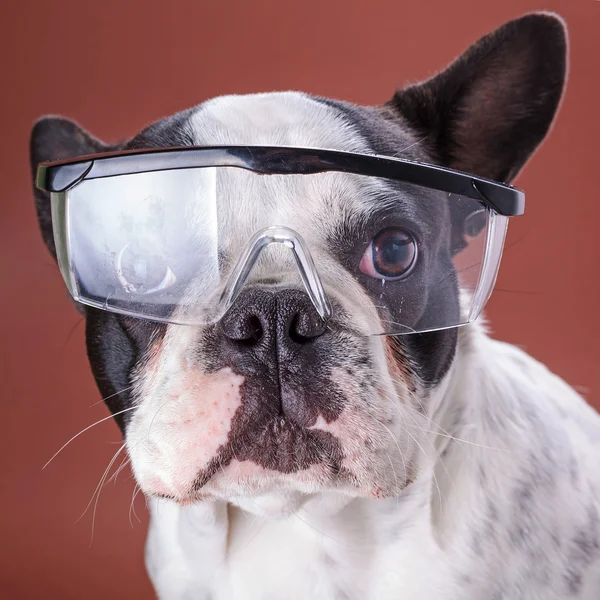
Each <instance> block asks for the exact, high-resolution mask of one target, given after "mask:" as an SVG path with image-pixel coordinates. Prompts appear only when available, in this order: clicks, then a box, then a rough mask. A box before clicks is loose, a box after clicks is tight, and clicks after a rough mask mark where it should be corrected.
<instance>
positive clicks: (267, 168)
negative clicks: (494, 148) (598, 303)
mask: <svg viewBox="0 0 600 600" xmlns="http://www.w3.org/2000/svg"><path fill="white" fill-rule="evenodd" d="M199 167H239V168H242V169H248V170H251V171H255V172H257V173H263V174H271V175H287V174H301V175H307V174H312V173H323V172H327V171H338V172H343V173H353V174H356V175H370V176H373V177H381V178H383V179H391V180H395V181H403V182H405V183H412V184H415V185H420V186H423V187H428V188H432V189H435V190H438V191H442V192H448V193H449V194H457V195H460V196H467V197H468V198H473V199H475V200H480V201H481V202H483V203H484V204H486V205H488V206H489V207H490V208H492V209H493V210H495V211H496V212H497V213H498V214H501V215H505V216H508V217H513V216H517V215H521V214H523V212H524V210H525V194H524V192H523V191H521V190H519V189H517V188H515V187H513V186H511V185H508V184H506V183H500V182H498V181H493V180H491V179H486V178H484V177H478V176H477V175H471V174H469V173H463V172H461V171H456V170H454V169H448V168H446V167H441V166H439V165H432V164H427V163H421V162H416V161H410V160H405V159H403V158H392V157H388V156H377V155H370V154H357V153H352V152H342V151H338V150H321V149H315V148H292V147H286V146H214V147H204V146H202V147H200V146H185V147H181V148H149V149H143V150H130V151H120V152H105V153H102V154H92V155H89V156H82V157H78V158H74V159H70V160H63V161H57V162H47V163H40V165H39V166H38V169H37V175H36V187H38V188H39V189H40V190H43V191H46V192H64V191H66V190H68V189H69V188H71V187H73V186H74V185H76V184H78V183H80V182H81V181H84V180H86V179H98V178H101V177H114V176H117V175H131V174H135V173H148V172H151V171H167V170H175V169H193V168H199Z"/></svg>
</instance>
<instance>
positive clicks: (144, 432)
mask: <svg viewBox="0 0 600 600" xmlns="http://www.w3.org/2000/svg"><path fill="white" fill-rule="evenodd" d="M243 382H244V378H243V377H241V376H239V375H236V374H235V373H234V372H233V371H232V370H231V369H229V368H225V369H221V370H220V371H218V372H216V373H213V374H211V375H205V374H202V373H198V372H194V371H193V370H188V371H187V373H185V374H183V373H182V376H180V377H178V378H177V379H176V380H173V383H172V384H171V385H169V383H170V381H169V382H167V383H166V384H165V385H162V386H157V385H156V381H153V383H154V384H155V385H152V386H147V387H146V389H145V391H146V397H144V398H142V399H141V402H140V406H139V408H138V410H137V411H136V412H135V415H134V418H133V420H132V422H131V424H130V426H129V428H128V432H127V446H128V450H129V454H130V456H131V459H132V464H133V468H134V472H135V475H136V478H137V480H138V482H139V483H140V485H141V487H142V489H143V491H144V492H145V493H147V494H160V495H168V496H174V497H176V498H182V497H184V496H186V495H187V494H189V493H190V492H191V488H192V486H193V484H194V481H195V480H196V478H197V476H198V473H199V472H200V471H202V470H203V469H205V468H206V467H207V466H208V465H209V463H210V461H211V460H212V459H213V458H214V457H215V456H216V454H217V451H218V450H219V448H220V447H221V446H222V445H224V444H226V443H227V440H228V436H229V432H230V430H231V421H232V418H233V415H234V414H235V412H236V410H237V409H238V408H239V407H240V405H241V403H242V398H241V393H240V387H241V385H242V383H243ZM149 387H150V388H154V389H148V388H149ZM156 388H159V389H156Z"/></svg>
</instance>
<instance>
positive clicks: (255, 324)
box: [236, 315, 264, 346]
mask: <svg viewBox="0 0 600 600" xmlns="http://www.w3.org/2000/svg"><path fill="white" fill-rule="evenodd" d="M263 334H264V331H263V326H262V324H261V322H260V319H259V318H258V317H257V316H256V315H253V316H251V317H249V318H248V324H247V327H246V329H245V331H244V334H243V335H244V337H240V338H238V339H236V341H237V342H239V343H240V344H243V345H244V346H254V345H255V344H258V342H260V340H261V339H262V336H263Z"/></svg>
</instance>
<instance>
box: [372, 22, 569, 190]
mask: <svg viewBox="0 0 600 600" xmlns="http://www.w3.org/2000/svg"><path fill="white" fill-rule="evenodd" d="M566 70H567V29H566V26H565V23H564V21H563V20H562V19H561V18H560V17H559V16H557V15H554V14H551V13H532V14H528V15H526V16H524V17H521V18H519V19H516V20H514V21H510V22H508V23H506V24H505V25H503V26H502V27H500V28H499V29H497V30H496V31H493V32H492V33H490V34H488V35H486V36H485V37H483V38H481V39H480V40H479V41H478V42H476V43H475V44H474V45H473V46H471V47H470V48H469V49H468V50H467V51H466V52H465V53H464V54H463V55H462V56H460V57H459V58H458V59H457V60H456V61H455V62H453V63H452V64H451V65H450V66H449V67H447V68H446V69H445V70H444V71H442V72H441V73H439V74H438V75H436V76H435V77H433V78H432V79H429V80H428V81H425V82H423V83H420V84H416V85H412V86H410V87H407V88H405V89H403V90H399V91H398V92H397V93H396V94H395V95H394V97H393V99H392V100H391V101H390V102H388V103H387V104H386V105H384V107H382V108H383V111H382V112H383V114H384V116H386V117H388V118H390V117H391V118H396V119H398V118H400V119H403V120H404V121H405V122H406V121H407V122H408V123H409V124H410V125H411V126H412V127H413V128H415V129H416V131H417V132H418V133H419V134H420V135H422V136H423V137H424V138H426V140H425V143H426V145H427V146H428V147H429V149H430V150H431V151H432V152H433V154H434V157H435V159H436V160H439V161H440V162H441V163H442V164H444V165H446V166H449V167H451V168H454V169H458V170H461V171H466V172H470V173H474V174H476V175H480V176H482V177H488V178H490V179H495V180H498V181H504V182H509V181H511V180H512V179H513V178H514V177H515V176H516V175H517V173H518V172H519V170H520V169H521V168H522V167H523V165H524V164H525V163H526V161H527V159H528V158H529V157H530V156H531V154H532V153H533V152H534V150H535V149H536V147H537V146H538V145H539V144H540V142H541V141H542V140H543V139H544V137H545V136H546V134H547V133H548V130H549V129H550V126H551V124H552V121H553V119H554V115H555V113H556V111H557V108H558V105H559V102H560V99H561V97H562V93H563V88H564V84H565V79H566Z"/></svg>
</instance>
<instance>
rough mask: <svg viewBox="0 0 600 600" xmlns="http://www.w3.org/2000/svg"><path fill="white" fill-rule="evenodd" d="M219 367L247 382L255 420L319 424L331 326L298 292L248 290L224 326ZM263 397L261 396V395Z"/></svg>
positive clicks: (219, 348) (220, 334)
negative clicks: (319, 381)
mask: <svg viewBox="0 0 600 600" xmlns="http://www.w3.org/2000/svg"><path fill="white" fill-rule="evenodd" d="M217 327H218V328H220V331H217V332H216V333H217V340H218V341H217V344H218V346H217V348H218V351H219V358H220V361H219V362H220V364H222V365H227V366H229V367H231V368H232V369H233V370H234V371H235V372H236V373H238V374H240V375H243V376H244V377H245V378H246V382H247V384H248V389H252V390H254V392H250V393H249V398H251V399H252V398H254V400H249V401H250V402H251V403H252V404H253V406H254V409H255V410H256V411H257V415H256V418H257V419H258V420H259V421H260V420H261V419H272V418H274V417H275V416H277V415H280V416H284V417H285V418H286V419H289V420H290V421H291V422H293V423H295V424H296V425H299V426H301V427H310V426H312V425H314V423H315V421H316V419H317V416H318V411H317V405H318V397H319V392H316V393H315V392H314V391H312V392H310V391H309V390H311V389H312V387H313V386H314V377H315V373H316V372H318V371H319V369H320V368H322V365H323V364H324V363H326V362H327V358H326V357H327V355H328V352H327V350H328V344H329V341H328V340H329V337H328V336H327V335H324V334H325V333H326V331H327V326H326V324H325V323H324V322H323V320H322V319H321V317H320V316H319V314H318V313H317V311H316V310H315V308H314V307H313V304H312V302H311V301H310V299H309V297H308V296H307V295H306V294H305V293H304V292H302V291H299V290H289V289H286V290H279V291H271V290H266V289H264V288H255V289H248V290H244V291H243V292H242V293H241V294H240V295H239V296H238V298H237V299H236V301H235V303H234V304H233V306H232V307H231V308H230V310H229V311H228V312H227V313H226V314H225V315H224V317H223V318H222V319H221V321H220V322H219V324H218V326H217ZM256 394H258V395H256Z"/></svg>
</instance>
